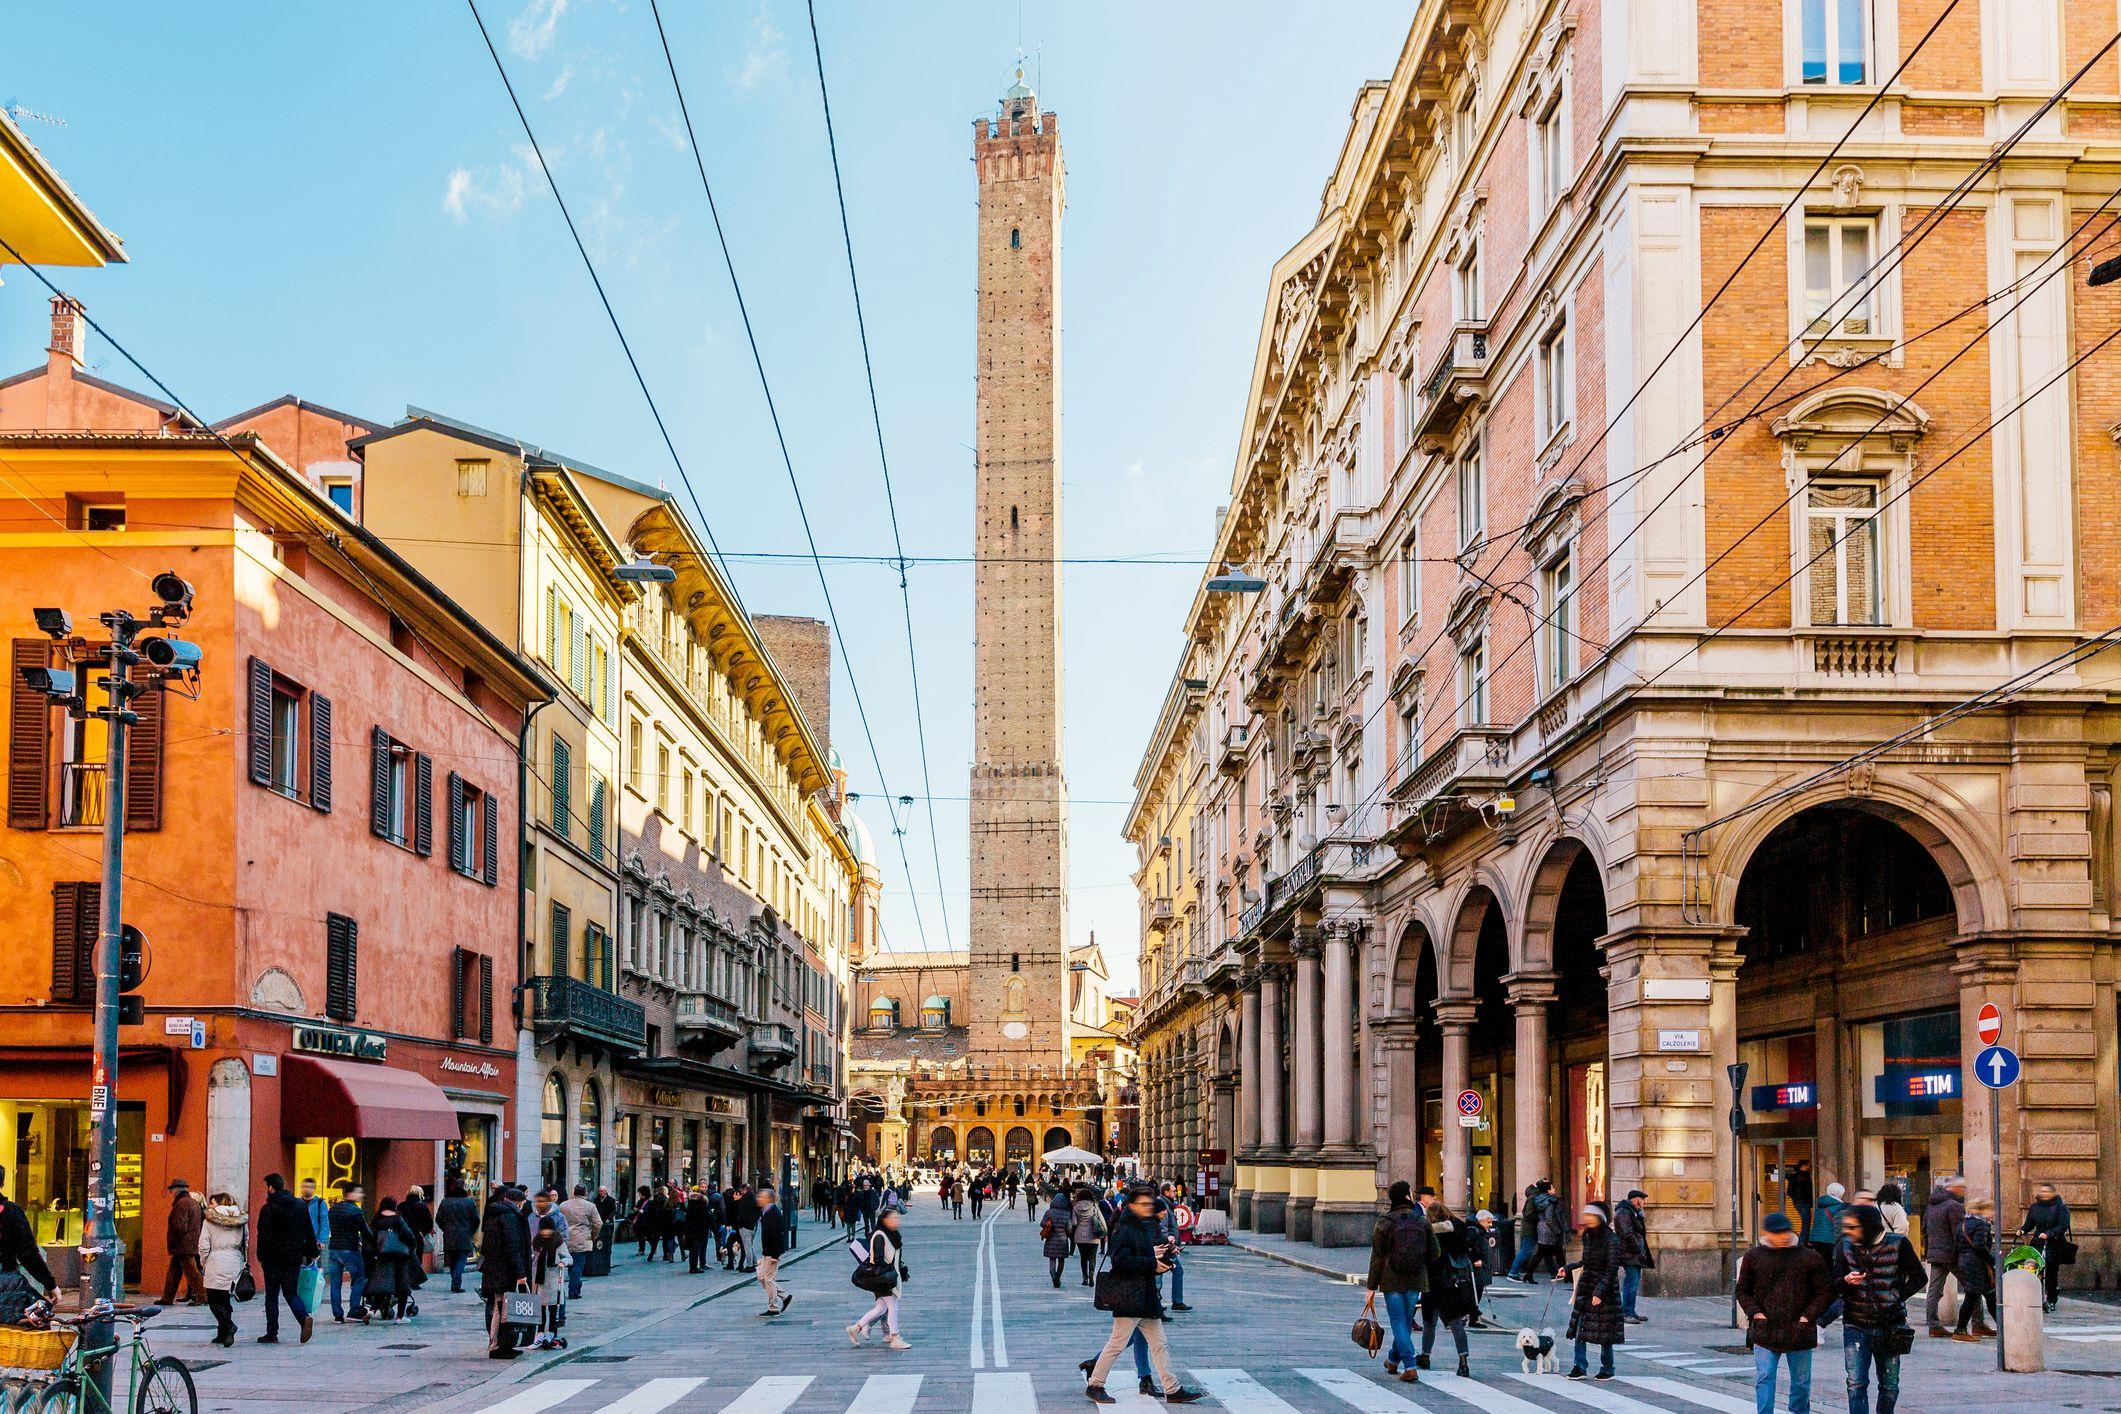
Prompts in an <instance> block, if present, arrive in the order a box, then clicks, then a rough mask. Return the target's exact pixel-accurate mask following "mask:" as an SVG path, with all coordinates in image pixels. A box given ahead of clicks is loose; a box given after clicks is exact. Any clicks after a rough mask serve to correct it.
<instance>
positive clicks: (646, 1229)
mask: <svg viewBox="0 0 2121 1414" xmlns="http://www.w3.org/2000/svg"><path fill="white" fill-rule="evenodd" d="M662 1222H663V1195H662V1194H661V1193H660V1192H658V1191H657V1190H655V1189H653V1188H650V1187H649V1186H648V1185H647V1184H645V1183H644V1184H642V1185H641V1187H640V1190H639V1191H638V1192H637V1193H635V1194H634V1195H633V1240H634V1250H633V1255H634V1256H636V1257H648V1256H653V1255H654V1251H653V1249H654V1247H655V1245H656V1234H657V1233H658V1232H659V1231H660V1230H661V1227H662Z"/></svg>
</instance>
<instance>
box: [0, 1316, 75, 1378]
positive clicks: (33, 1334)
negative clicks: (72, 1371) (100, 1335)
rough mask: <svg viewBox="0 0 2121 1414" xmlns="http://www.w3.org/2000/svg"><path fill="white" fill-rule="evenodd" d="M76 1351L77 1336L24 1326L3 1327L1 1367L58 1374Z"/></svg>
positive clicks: (0, 1345) (0, 1352)
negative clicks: (47, 1371) (72, 1351)
mask: <svg viewBox="0 0 2121 1414" xmlns="http://www.w3.org/2000/svg"><path fill="white" fill-rule="evenodd" d="M73 1348H74V1332H72V1331H68V1330H52V1331H38V1330H30V1329H27V1328H26V1327H23V1326H0V1367H4V1368H8V1369H14V1370H56V1369H58V1368H59V1366H60V1365H61V1364H63V1363H65V1360H66V1352H67V1351H69V1350H72V1349H73Z"/></svg>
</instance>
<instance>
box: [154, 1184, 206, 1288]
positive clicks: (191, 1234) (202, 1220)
mask: <svg viewBox="0 0 2121 1414" xmlns="http://www.w3.org/2000/svg"><path fill="white" fill-rule="evenodd" d="M205 1225H206V1211H205V1209H203V1208H201V1207H200V1206H199V1200H198V1199H197V1198H194V1197H193V1196H192V1191H191V1185H190V1184H188V1183H186V1182H185V1181H184V1180H183V1179H181V1178H173V1179H171V1180H170V1181H169V1225H168V1228H167V1230H166V1232H165V1237H166V1239H167V1241H166V1242H165V1244H164V1245H165V1246H166V1247H167V1249H168V1251H169V1275H167V1276H166V1277H164V1278H163V1279H162V1304H163V1305H164V1306H174V1305H176V1304H177V1285H178V1283H179V1281H181V1282H182V1283H183V1285H184V1291H185V1294H186V1297H187V1299H188V1300H189V1302H190V1304H191V1305H194V1306H200V1305H204V1304H205V1302H206V1289H205V1288H206V1283H205V1280H204V1277H203V1275H202V1273H201V1272H200V1270H199V1229H200V1228H202V1227H204V1226H205Z"/></svg>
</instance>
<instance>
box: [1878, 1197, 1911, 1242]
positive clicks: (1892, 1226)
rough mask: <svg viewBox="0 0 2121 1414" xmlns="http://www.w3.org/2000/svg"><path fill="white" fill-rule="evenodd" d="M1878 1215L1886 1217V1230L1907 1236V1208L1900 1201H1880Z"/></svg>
mask: <svg viewBox="0 0 2121 1414" xmlns="http://www.w3.org/2000/svg"><path fill="white" fill-rule="evenodd" d="M1878 1216H1879V1217H1881V1218H1884V1219H1885V1230H1886V1231H1887V1232H1890V1233H1896V1234H1898V1235H1899V1236H1901V1237H1905V1236H1907V1209H1905V1208H1903V1207H1901V1206H1900V1205H1899V1204H1898V1203H1880V1204H1879V1205H1878Z"/></svg>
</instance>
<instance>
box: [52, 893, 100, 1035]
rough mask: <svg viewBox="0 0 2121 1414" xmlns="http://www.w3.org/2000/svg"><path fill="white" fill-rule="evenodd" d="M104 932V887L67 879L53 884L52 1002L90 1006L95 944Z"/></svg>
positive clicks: (93, 977) (92, 1001)
mask: <svg viewBox="0 0 2121 1414" xmlns="http://www.w3.org/2000/svg"><path fill="white" fill-rule="evenodd" d="M102 933H103V886H102V885H101V884H99V883H95V882H93V881H84V882H75V881H73V880H67V881H65V882H62V883H57V884H53V885H52V1000H53V1001H55V1002H74V1003H78V1004H83V1005H88V1004H93V1003H94V1002H95V1000H96V942H97V940H98V939H99V938H100V937H101V936H102Z"/></svg>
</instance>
